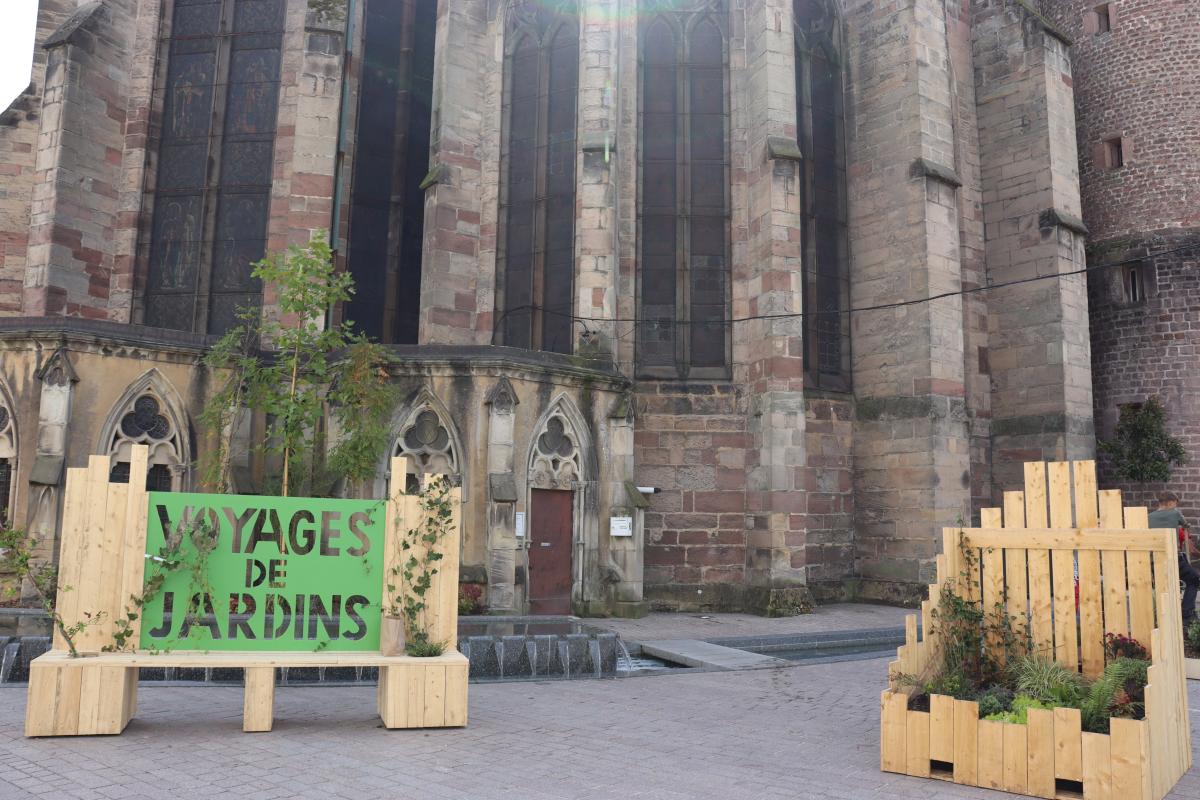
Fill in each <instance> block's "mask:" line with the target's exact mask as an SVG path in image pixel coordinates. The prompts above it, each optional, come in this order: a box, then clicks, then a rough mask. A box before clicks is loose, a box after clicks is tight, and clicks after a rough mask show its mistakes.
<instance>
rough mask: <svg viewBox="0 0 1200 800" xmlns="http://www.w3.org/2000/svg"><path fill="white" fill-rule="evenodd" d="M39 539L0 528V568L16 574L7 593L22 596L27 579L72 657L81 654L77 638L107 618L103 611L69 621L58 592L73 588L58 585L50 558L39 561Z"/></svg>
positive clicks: (88, 612) (56, 568)
mask: <svg viewBox="0 0 1200 800" xmlns="http://www.w3.org/2000/svg"><path fill="white" fill-rule="evenodd" d="M37 545H38V542H37V540H36V539H33V538H31V537H28V536H26V535H25V533H24V531H19V530H15V529H12V528H6V529H3V530H0V553H2V554H3V555H0V568H2V569H3V571H5V572H8V573H10V574H11V575H13V577H14V578H15V579H16V580H15V584H16V585H15V586H12V587H9V589H8V593H10V594H17V595H19V594H20V592H21V587H22V586H23V585H24V584H25V582H26V581H28V582H29V585H30V586H31V587H32V588H33V591H34V594H36V595H37V598H38V602H39V604H40V605H41V607H42V610H43V611H45V612H46V614H48V615H49V617H50V619H51V621H52V622H53V624H54V627H55V629H56V630H58V632H59V633H60V634H62V637H63V641H65V642H66V643H67V651H68V652H69V653H70V655H71V658H78V657H79V649H78V648H77V647H76V643H75V638H76V637H77V636H79V634H81V633H83V632H84V631H85V630H87V629H88V628H90V627H92V626H93V625H99V624H100V623H101V622H103V621H104V614H103V613H95V614H93V613H92V612H90V611H84V612H83V619H79V620H75V621H74V622H68V621H67V620H65V619H63V618H62V615H60V614H59V613H58V608H57V601H58V592H59V591H60V590H61V591H64V592H69V591H71V587H70V586H62V587H60V586H59V585H58V567H56V566H54V564H52V563H51V562H49V561H38V560H37V559H36V557H35V555H34V553H35V551H36V550H37Z"/></svg>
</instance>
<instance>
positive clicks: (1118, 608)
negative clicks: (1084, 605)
mask: <svg viewBox="0 0 1200 800" xmlns="http://www.w3.org/2000/svg"><path fill="white" fill-rule="evenodd" d="M1100 566H1101V568H1102V569H1103V571H1104V632H1105V633H1113V634H1117V635H1120V636H1128V635H1129V595H1128V589H1127V582H1126V581H1127V578H1126V572H1125V553H1124V552H1123V551H1122V550H1120V549H1112V550H1104V551H1102V552H1101V553H1100Z"/></svg>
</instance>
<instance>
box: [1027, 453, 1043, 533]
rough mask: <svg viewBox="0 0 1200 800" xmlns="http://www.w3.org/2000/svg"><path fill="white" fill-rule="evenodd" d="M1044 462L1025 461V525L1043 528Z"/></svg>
mask: <svg viewBox="0 0 1200 800" xmlns="http://www.w3.org/2000/svg"><path fill="white" fill-rule="evenodd" d="M1046 522H1047V517H1046V464H1045V462H1043V461H1026V462H1025V527H1026V528H1045V527H1047V524H1046Z"/></svg>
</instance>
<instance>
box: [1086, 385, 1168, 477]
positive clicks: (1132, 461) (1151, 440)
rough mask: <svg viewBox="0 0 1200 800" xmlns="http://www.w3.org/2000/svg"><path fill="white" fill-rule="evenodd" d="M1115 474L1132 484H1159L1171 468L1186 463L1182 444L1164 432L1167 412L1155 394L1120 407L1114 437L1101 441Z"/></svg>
mask: <svg viewBox="0 0 1200 800" xmlns="http://www.w3.org/2000/svg"><path fill="white" fill-rule="evenodd" d="M1100 451H1101V452H1102V453H1104V454H1105V455H1107V456H1108V457H1109V458H1110V459H1112V463H1113V467H1114V468H1115V470H1116V473H1117V476H1118V477H1120V478H1122V479H1124V480H1127V481H1133V482H1135V483H1163V482H1165V481H1169V480H1170V479H1171V469H1172V467H1176V466H1179V465H1181V464H1185V463H1187V451H1186V450H1184V447H1183V443H1182V442H1180V441H1179V440H1178V439H1176V438H1175V437H1174V436H1172V435H1171V434H1170V433H1169V432H1168V431H1167V411H1166V409H1165V408H1163V405H1162V402H1161V401H1159V399H1158V398H1157V397H1153V396H1152V397H1150V398H1149V399H1148V400H1147V401H1146V402H1145V403H1141V404H1131V405H1127V406H1122V407H1121V418H1120V420H1119V421H1118V422H1117V432H1116V438H1115V439H1113V440H1112V441H1107V442H1101V443H1100Z"/></svg>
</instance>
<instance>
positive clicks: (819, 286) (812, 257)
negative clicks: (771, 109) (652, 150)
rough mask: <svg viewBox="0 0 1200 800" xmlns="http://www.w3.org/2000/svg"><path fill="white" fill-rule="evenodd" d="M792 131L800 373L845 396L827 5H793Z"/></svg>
mask: <svg viewBox="0 0 1200 800" xmlns="http://www.w3.org/2000/svg"><path fill="white" fill-rule="evenodd" d="M793 10H794V12H795V23H796V113H797V120H796V131H797V133H798V135H799V139H800V149H801V152H803V154H804V165H803V169H802V174H803V206H804V208H803V214H804V222H803V228H802V231H801V236H802V240H803V246H804V345H805V346H804V368H805V371H806V373H807V375H808V379H809V383H810V385H815V386H817V387H819V388H824V389H832V390H841V391H849V389H850V319H849V315H848V314H846V313H844V312H845V311H846V309H848V308H849V307H850V276H849V257H848V249H849V248H848V237H847V233H846V152H845V124H844V111H843V108H842V61H841V48H840V46H839V45H840V40H841V37H840V35H839V30H840V29H839V27H838V20H837V15H836V13H835V12H834V10H833V4H832V2H830V0H795V2H794V4H793Z"/></svg>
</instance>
